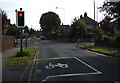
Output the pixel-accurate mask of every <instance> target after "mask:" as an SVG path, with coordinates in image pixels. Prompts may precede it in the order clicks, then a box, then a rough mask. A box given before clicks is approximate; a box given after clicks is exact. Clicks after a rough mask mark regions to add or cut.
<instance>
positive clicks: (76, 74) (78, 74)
mask: <svg viewBox="0 0 120 83" xmlns="http://www.w3.org/2000/svg"><path fill="white" fill-rule="evenodd" d="M69 58H74V59H76V60H77V61H79V62H81V63H83V64H84V65H86V66H87V67H89V68H91V69H93V70H94V71H96V72H93V73H75V74H62V75H53V76H47V77H46V78H45V79H44V80H42V81H41V82H44V81H46V80H47V79H49V78H54V77H63V76H80V75H94V74H102V72H100V71H98V70H97V69H95V68H93V67H92V66H90V65H88V64H87V63H85V62H83V61H82V60H80V59H79V58H77V57H69Z"/></svg>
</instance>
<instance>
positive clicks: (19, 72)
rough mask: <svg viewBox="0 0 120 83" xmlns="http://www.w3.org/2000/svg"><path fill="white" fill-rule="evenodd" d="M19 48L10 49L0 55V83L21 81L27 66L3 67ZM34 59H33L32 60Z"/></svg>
mask: <svg viewBox="0 0 120 83" xmlns="http://www.w3.org/2000/svg"><path fill="white" fill-rule="evenodd" d="M19 50H20V48H18V47H17V48H12V49H9V50H7V51H5V52H3V53H2V83H6V82H13V83H14V82H15V83H16V81H21V79H22V76H23V75H24V72H25V71H26V68H27V66H19V67H10V66H5V63H6V61H7V60H8V59H9V58H10V57H14V56H15V54H16V53H17V52H18V51H19ZM33 59H34V58H33Z"/></svg>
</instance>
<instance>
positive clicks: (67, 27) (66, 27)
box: [60, 25, 71, 34]
mask: <svg viewBox="0 0 120 83" xmlns="http://www.w3.org/2000/svg"><path fill="white" fill-rule="evenodd" d="M70 28H71V27H70V25H60V32H61V33H63V34H65V33H67V32H69V31H70Z"/></svg>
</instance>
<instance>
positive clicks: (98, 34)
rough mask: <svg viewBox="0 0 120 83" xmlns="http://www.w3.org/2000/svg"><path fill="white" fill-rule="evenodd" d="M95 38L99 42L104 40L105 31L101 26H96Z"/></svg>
mask: <svg viewBox="0 0 120 83" xmlns="http://www.w3.org/2000/svg"><path fill="white" fill-rule="evenodd" d="M94 30H95V39H96V41H97V42H100V41H102V40H103V37H104V32H103V30H102V29H101V28H100V27H96V28H95V29H94Z"/></svg>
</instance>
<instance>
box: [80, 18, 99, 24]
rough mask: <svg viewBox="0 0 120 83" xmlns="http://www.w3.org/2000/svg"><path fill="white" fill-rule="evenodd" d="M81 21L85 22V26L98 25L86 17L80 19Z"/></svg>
mask: <svg viewBox="0 0 120 83" xmlns="http://www.w3.org/2000/svg"><path fill="white" fill-rule="evenodd" d="M81 19H82V20H83V21H85V23H86V24H96V25H98V22H96V21H94V20H93V19H91V18H90V17H88V16H85V17H82V18H81Z"/></svg>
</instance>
